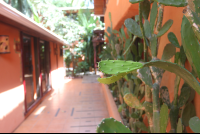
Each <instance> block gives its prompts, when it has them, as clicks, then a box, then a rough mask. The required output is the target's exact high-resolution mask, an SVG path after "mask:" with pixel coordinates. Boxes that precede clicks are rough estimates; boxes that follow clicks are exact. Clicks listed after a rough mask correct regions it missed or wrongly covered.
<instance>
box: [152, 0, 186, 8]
mask: <svg viewBox="0 0 200 134" xmlns="http://www.w3.org/2000/svg"><path fill="white" fill-rule="evenodd" d="M154 1H156V2H158V3H161V4H163V5H165V6H175V7H184V6H186V5H187V0H154Z"/></svg>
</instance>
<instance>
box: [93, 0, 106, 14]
mask: <svg viewBox="0 0 200 134" xmlns="http://www.w3.org/2000/svg"><path fill="white" fill-rule="evenodd" d="M105 9H106V0H94V14H95V15H104V13H105Z"/></svg>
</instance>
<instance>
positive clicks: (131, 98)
mask: <svg viewBox="0 0 200 134" xmlns="http://www.w3.org/2000/svg"><path fill="white" fill-rule="evenodd" d="M124 101H125V103H126V104H127V105H128V106H129V107H131V108H136V109H142V110H144V107H143V105H142V104H141V103H140V100H139V99H138V98H137V96H135V95H133V94H126V95H125V96H124Z"/></svg>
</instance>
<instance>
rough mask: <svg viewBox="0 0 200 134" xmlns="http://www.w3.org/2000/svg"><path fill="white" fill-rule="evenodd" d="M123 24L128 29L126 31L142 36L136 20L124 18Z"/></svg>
mask: <svg viewBox="0 0 200 134" xmlns="http://www.w3.org/2000/svg"><path fill="white" fill-rule="evenodd" d="M124 24H125V26H126V28H127V29H128V31H130V32H131V33H132V34H134V35H135V36H138V37H140V38H142V32H141V30H140V26H139V25H138V23H137V22H136V21H134V20H133V19H126V20H125V22H124Z"/></svg>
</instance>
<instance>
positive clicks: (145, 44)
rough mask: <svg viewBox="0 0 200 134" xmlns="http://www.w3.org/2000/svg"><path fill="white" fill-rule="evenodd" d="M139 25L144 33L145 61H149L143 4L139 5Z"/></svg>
mask: <svg viewBox="0 0 200 134" xmlns="http://www.w3.org/2000/svg"><path fill="white" fill-rule="evenodd" d="M139 24H140V30H141V32H142V36H143V40H144V61H147V55H146V52H147V40H146V38H145V32H144V26H143V24H142V3H141V2H140V3H139Z"/></svg>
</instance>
